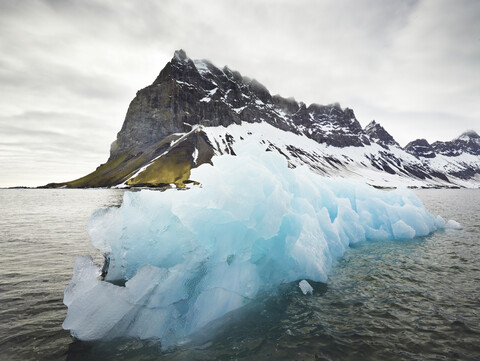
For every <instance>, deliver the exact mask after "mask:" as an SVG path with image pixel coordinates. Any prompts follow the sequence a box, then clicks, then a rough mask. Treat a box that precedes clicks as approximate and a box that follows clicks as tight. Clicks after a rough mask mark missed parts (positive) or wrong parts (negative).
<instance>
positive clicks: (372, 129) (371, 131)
mask: <svg viewBox="0 0 480 361" xmlns="http://www.w3.org/2000/svg"><path fill="white" fill-rule="evenodd" d="M365 132H366V133H367V135H368V136H369V138H370V139H371V140H372V141H373V142H375V143H378V144H380V145H381V146H382V147H384V148H388V146H390V145H393V146H399V144H398V143H397V142H396V141H395V139H393V137H392V136H391V135H390V133H388V132H387V131H386V130H385V128H384V127H382V126H381V125H380V124H378V123H377V122H376V121H375V120H372V121H371V122H370V123H369V124H368V125H367V126H366V127H365Z"/></svg>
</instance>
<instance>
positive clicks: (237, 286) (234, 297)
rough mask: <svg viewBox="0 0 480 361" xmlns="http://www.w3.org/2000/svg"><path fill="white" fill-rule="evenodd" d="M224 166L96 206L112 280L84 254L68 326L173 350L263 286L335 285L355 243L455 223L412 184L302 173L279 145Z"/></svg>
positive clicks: (96, 238) (83, 334)
mask: <svg viewBox="0 0 480 361" xmlns="http://www.w3.org/2000/svg"><path fill="white" fill-rule="evenodd" d="M239 148H240V147H239ZM214 164H215V166H211V165H210V164H204V165H202V166H200V167H199V168H197V169H194V170H193V171H192V175H191V178H192V179H195V180H196V181H198V182H199V183H200V186H192V187H191V188H190V189H188V190H167V191H164V192H159V191H151V190H142V191H139V192H125V194H124V199H123V203H122V205H121V207H119V208H107V209H100V210H97V211H96V212H94V214H93V215H92V217H91V219H90V221H89V225H88V231H89V234H90V237H91V239H92V243H93V245H94V246H95V247H96V248H98V249H99V250H100V251H101V252H102V253H103V254H104V255H108V258H109V263H108V270H104V272H103V273H104V274H105V272H106V274H105V279H104V280H101V277H99V275H100V274H101V273H102V269H101V267H100V266H97V265H95V264H94V263H93V261H92V259H91V258H89V257H79V258H78V259H77V261H76V263H75V267H74V272H73V278H72V280H71V282H70V284H69V285H68V287H67V289H66V290H65V296H64V303H65V305H67V307H68V312H67V316H66V319H65V321H64V323H63V327H64V328H65V329H69V330H70V331H71V334H72V335H73V336H75V337H77V338H78V339H81V340H96V339H112V338H115V337H138V338H142V339H145V338H158V339H160V340H161V343H162V347H168V346H169V345H172V344H174V343H176V342H178V341H179V340H181V339H183V338H185V337H187V336H188V335H190V334H192V333H194V332H196V331H198V330H200V329H201V328H202V327H204V326H205V325H207V324H208V323H209V322H211V321H213V320H216V319H218V318H220V317H222V316H223V315H225V314H226V313H228V312H230V311H233V310H236V309H238V308H240V307H242V306H244V305H246V304H247V303H249V302H250V301H251V300H252V299H254V298H255V297H256V295H257V294H258V293H259V292H260V291H261V290H268V289H272V288H275V287H277V286H278V285H280V284H282V283H287V282H294V281H297V282H298V281H299V280H307V279H308V280H312V281H314V282H326V281H327V276H328V273H329V271H330V269H331V268H332V264H333V262H334V260H335V259H337V258H338V257H340V256H342V255H343V253H344V252H345V250H346V248H347V247H348V246H349V245H350V244H353V243H356V242H362V241H365V240H392V239H394V240H397V239H398V240H402V239H411V238H414V237H418V236H426V235H428V234H429V233H431V232H433V231H435V230H437V229H439V228H444V227H445V221H444V220H443V219H442V218H441V217H434V216H433V215H432V214H430V213H429V212H428V210H427V209H426V208H425V207H424V205H423V204H422V202H421V201H420V200H419V198H418V197H417V196H416V195H415V194H414V193H413V192H411V191H409V190H407V189H399V190H393V191H384V190H378V189H375V188H373V187H370V186H368V185H366V184H363V183H360V182H352V181H348V180H344V179H332V178H324V177H321V176H319V175H317V174H315V173H313V172H312V171H311V170H310V169H309V168H307V167H297V168H295V169H290V168H289V167H288V164H287V160H286V159H285V158H283V157H281V156H280V155H278V154H276V153H274V152H252V151H249V150H248V149H247V148H246V149H244V150H243V151H242V150H240V151H238V152H237V156H230V155H224V156H221V157H215V158H214ZM452 226H456V225H454V224H452ZM302 282H303V281H302ZM307 285H309V284H308V283H307V282H306V281H305V283H301V285H300V287H301V288H302V291H304V292H305V291H310V289H308V287H306V288H305V286H307ZM302 286H303V287H302Z"/></svg>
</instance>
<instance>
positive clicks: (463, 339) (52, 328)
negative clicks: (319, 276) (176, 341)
mask: <svg viewBox="0 0 480 361" xmlns="http://www.w3.org/2000/svg"><path fill="white" fill-rule="evenodd" d="M122 194H123V191H120V190H0V213H1V217H0V229H1V233H0V257H1V262H0V321H1V322H0V359H11V360H16V359H18V360H29V359H31V360H36V359H48V360H52V359H53V360H86V359H88V360H150V359H152V360H153V359H165V360H195V359H197V360H215V359H221V360H225V359H227V360H228V359H244V360H251V359H262V360H269V359H270V360H279V359H287V360H290V359H292V360H293V359H298V360H315V359H326V360H339V359H341V360H359V359H372V360H373V359H378V360H396V359H398V360H402V359H422V360H429V359H432V360H434V359H448V360H450V359H465V360H469V359H476V358H477V359H478V358H479V357H480V346H479V345H480V327H479V325H480V315H479V310H480V296H479V295H480V262H479V261H478V260H479V259H480V212H479V211H480V191H478V190H422V191H418V192H417V194H418V195H419V196H420V198H421V199H422V200H423V201H424V203H425V205H426V206H427V208H428V209H429V210H430V211H431V212H432V213H434V214H440V215H442V216H443V217H444V218H445V219H450V218H451V219H455V220H457V221H459V222H460V223H462V225H463V229H462V230H459V231H457V230H446V231H441V232H437V233H435V234H433V235H431V236H429V237H425V238H418V239H414V240H411V241H389V242H364V243H361V244H358V245H355V246H354V247H352V248H350V249H349V250H348V251H347V252H346V254H345V256H344V257H343V258H342V259H340V260H338V262H337V264H336V266H335V267H334V269H333V271H332V274H331V277H330V278H329V281H328V285H325V284H321V283H314V282H311V284H312V286H313V288H314V293H313V295H312V296H305V295H303V294H302V293H301V291H300V289H299V288H298V283H290V284H285V285H282V287H280V288H279V289H278V290H275V291H274V292H271V293H264V294H262V295H260V296H259V297H258V298H257V300H255V301H254V302H252V303H251V304H249V305H248V306H246V307H245V308H244V309H241V310H239V311H236V312H233V313H231V314H229V315H226V316H225V317H224V319H223V320H221V322H220V321H219V322H216V323H215V324H214V325H211V326H210V327H209V328H208V329H205V330H202V331H201V332H199V333H198V334H196V335H193V336H192V337H190V339H189V340H185V342H184V343H183V344H182V345H178V346H177V347H175V348H173V349H170V350H167V351H162V350H161V347H160V343H159V342H158V341H156V340H145V341H141V340H135V339H129V340H114V341H111V342H89V343H86V342H80V341H75V340H74V339H72V338H71V337H70V335H69V334H68V332H66V331H64V330H62V329H61V324H62V322H63V319H64V317H65V315H66V308H65V306H64V305H63V304H62V298H63V291H64V289H65V287H66V285H67V284H68V282H69V281H70V278H71V275H72V268H73V263H74V259H75V257H76V256H77V255H84V254H90V255H92V256H93V257H94V259H95V261H96V262H97V263H99V264H101V263H102V262H103V258H102V256H101V255H100V254H99V253H98V252H97V251H96V250H95V249H94V248H93V247H91V246H90V243H89V240H88V235H87V234H86V231H85V227H86V223H87V221H88V218H89V216H90V214H91V213H92V212H93V210H94V209H96V208H98V207H103V206H111V205H119V204H120V202H121V197H122Z"/></svg>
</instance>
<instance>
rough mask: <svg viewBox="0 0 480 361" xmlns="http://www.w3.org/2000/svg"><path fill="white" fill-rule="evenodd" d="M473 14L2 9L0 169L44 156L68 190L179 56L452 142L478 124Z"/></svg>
mask: <svg viewBox="0 0 480 361" xmlns="http://www.w3.org/2000/svg"><path fill="white" fill-rule="evenodd" d="M479 16H480V3H479V2H478V1H475V0H459V1H455V2H453V1H447V0H437V1H426V0H403V1H393V0H389V1H385V0H357V1H349V0H338V1H313V0H298V1H286V0H280V1H273V0H264V1H253V0H246V1H234V0H222V1H218V0H217V1H216V0H204V1H201V2H199V1H193V0H165V1H161V2H160V1H153V0H145V1H137V2H132V1H123V0H103V1H99V0H84V1H75V0H61V1H60V0H43V1H41V0H37V1H34V0H24V1H16V2H14V1H3V2H0V32H1V34H2V37H1V38H0V54H1V56H0V93H1V94H2V102H1V103H0V144H1V146H0V152H1V153H0V166H1V167H2V168H5V167H6V163H5V162H8V166H9V167H11V166H12V164H13V162H10V161H8V159H13V155H14V154H16V153H15V152H18V154H20V155H22V156H20V155H18V156H16V157H14V159H15V164H13V165H15V169H16V172H17V174H20V173H22V174H24V172H23V171H21V169H24V168H22V167H25V168H26V169H30V168H31V167H33V166H35V165H34V164H32V162H37V163H36V164H41V165H42V167H45V172H44V173H47V168H48V172H52V167H47V166H46V162H47V160H46V159H47V158H46V157H43V159H42V161H41V162H40V160H39V158H41V157H40V156H39V157H37V158H35V156H34V155H32V154H31V153H37V154H49V155H48V159H49V160H48V161H49V162H51V163H50V164H55V165H56V167H57V171H56V172H57V173H56V174H58V177H60V178H61V177H62V174H66V173H65V172H67V171H68V174H69V177H66V175H65V177H66V178H65V179H63V180H66V179H69V178H70V176H71V173H72V172H71V171H70V169H73V167H74V166H73V165H68V163H65V157H64V156H63V155H65V154H70V155H71V154H76V158H75V162H77V163H76V164H83V165H84V166H82V167H81V169H78V173H75V177H76V176H81V175H83V174H84V172H85V170H84V168H91V169H94V168H95V167H96V165H98V164H97V163H98V162H99V161H100V160H102V161H103V160H104V159H106V157H107V156H108V147H109V144H110V143H111V141H113V140H114V138H115V134H116V132H117V131H118V130H120V128H121V125H122V122H123V119H124V116H125V113H126V110H127V107H128V104H129V102H130V101H131V100H132V99H133V97H134V96H135V93H136V91H137V90H138V89H140V88H143V87H145V86H146V85H148V84H150V83H151V82H152V81H153V80H154V79H155V77H156V76H157V74H158V73H159V71H160V70H161V69H162V68H163V66H164V65H165V63H166V62H167V61H168V60H169V59H170V58H171V56H172V54H173V51H174V50H176V49H179V48H183V49H185V50H186V51H187V53H188V55H189V56H191V57H193V58H208V59H210V60H212V61H213V62H214V63H215V64H217V65H219V66H223V65H228V66H229V67H231V68H233V69H236V70H239V71H240V72H241V73H242V74H244V75H247V76H250V77H253V78H256V79H257V80H258V81H260V82H261V83H263V84H264V85H266V86H267V87H268V88H269V90H270V91H271V92H272V93H280V94H282V95H284V96H294V97H295V98H296V99H297V100H302V101H304V102H306V103H312V102H316V103H323V104H325V103H332V102H337V101H338V102H340V103H341V104H342V105H343V106H348V107H351V108H353V109H354V110H355V113H356V114H357V117H358V118H359V120H360V122H361V123H362V124H363V125H366V124H367V123H368V122H369V121H370V120H372V119H376V120H377V121H379V122H380V123H381V124H382V125H384V126H385V127H386V129H387V130H388V131H390V132H391V133H392V135H393V136H394V137H395V138H396V139H397V140H398V141H399V142H400V143H402V144H405V143H406V142H408V141H410V140H412V137H422V138H427V139H428V140H430V141H433V140H435V139H448V138H453V137H455V136H456V135H458V134H460V133H461V132H462V131H463V130H465V129H467V128H475V129H476V128H477V127H478V125H477V124H478V119H479V118H480V109H479V108H478V106H477V103H478V99H479V98H480V76H479V74H480V71H479V70H480V69H479V64H480V23H479V22H478V18H479ZM412 128H413V129H416V132H415V133H414V134H413V135H412ZM82 129H87V131H84V130H82ZM97 129H99V130H98V131H97ZM477 131H478V129H477ZM2 132H3V133H2ZM88 132H89V133H90V134H91V133H95V137H94V138H95V140H94V141H93V143H91V144H90V143H88V142H87V143H84V142H83V141H82V138H83V137H85V136H86V135H85V134H87V133H88ZM61 139H63V141H62V140H61ZM33 144H34V145H33ZM5 147H7V148H5ZM21 149H23V150H24V151H21ZM2 154H3V155H2ZM5 154H9V155H10V156H9V157H10V158H8V157H6V156H5ZM27 154H28V156H27ZM93 154H95V156H93ZM7 158H8V159H7ZM56 167H53V168H56ZM63 167H66V168H63ZM60 168H61V169H60ZM12 172H13V171H12ZM62 172H63V173H62ZM40 173H42V169H40V168H39V169H38V174H37V177H39V176H40ZM47 176H48V174H47ZM52 176H53V174H52ZM10 179H12V176H11V175H9V176H8V180H5V181H2V180H1V179H0V185H7V184H8V185H13V184H12V183H11V180H10ZM38 179H40V178H38ZM42 179H44V178H42ZM32 182H34V180H33V178H32ZM42 182H43V181H42ZM40 183H41V182H40V181H39V183H38V184H40Z"/></svg>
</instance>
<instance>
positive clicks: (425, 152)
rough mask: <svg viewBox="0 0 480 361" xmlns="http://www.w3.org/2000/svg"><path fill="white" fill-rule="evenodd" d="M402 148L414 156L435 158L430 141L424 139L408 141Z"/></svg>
mask: <svg viewBox="0 0 480 361" xmlns="http://www.w3.org/2000/svg"><path fill="white" fill-rule="evenodd" d="M404 150H405V151H406V152H408V153H410V154H412V155H414V156H415V157H417V158H419V157H423V158H435V156H436V154H435V151H434V150H433V148H432V146H431V145H430V143H428V142H427V141H426V139H417V140H414V141H413V142H410V143H408V144H407V145H406V146H405V148H404Z"/></svg>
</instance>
